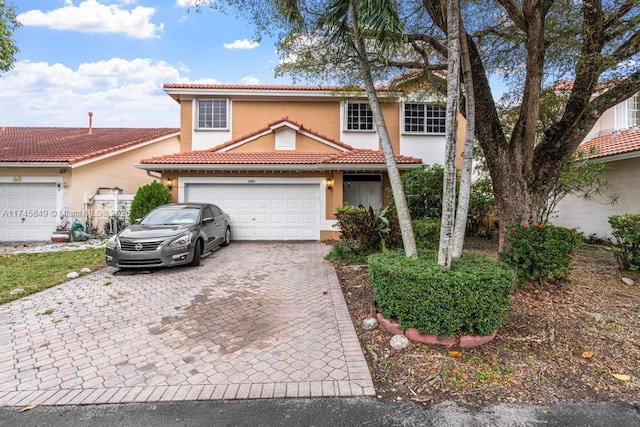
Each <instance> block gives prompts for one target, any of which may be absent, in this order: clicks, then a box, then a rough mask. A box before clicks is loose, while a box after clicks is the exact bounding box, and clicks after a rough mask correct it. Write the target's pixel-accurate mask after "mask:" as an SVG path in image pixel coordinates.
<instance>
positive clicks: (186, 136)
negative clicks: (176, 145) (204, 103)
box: [180, 99, 194, 153]
mask: <svg viewBox="0 0 640 427" xmlns="http://www.w3.org/2000/svg"><path fill="white" fill-rule="evenodd" d="M193 114H194V113H193V101H192V100H190V99H188V100H187V99H185V100H182V101H180V152H181V153H186V152H188V151H191V143H192V141H193V127H194V121H193V120H194V119H193Z"/></svg>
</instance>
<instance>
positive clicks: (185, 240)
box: [167, 233, 191, 248]
mask: <svg viewBox="0 0 640 427" xmlns="http://www.w3.org/2000/svg"><path fill="white" fill-rule="evenodd" d="M190 244H191V233H187V234H183V235H182V236H180V237H178V238H177V239H174V240H173V241H171V242H170V243H169V244H168V245H167V246H169V247H171V248H177V247H182V246H189V245H190Z"/></svg>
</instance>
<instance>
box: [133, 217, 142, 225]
mask: <svg viewBox="0 0 640 427" xmlns="http://www.w3.org/2000/svg"><path fill="white" fill-rule="evenodd" d="M140 221H142V218H136V220H135V221H134V222H135V223H136V224H140Z"/></svg>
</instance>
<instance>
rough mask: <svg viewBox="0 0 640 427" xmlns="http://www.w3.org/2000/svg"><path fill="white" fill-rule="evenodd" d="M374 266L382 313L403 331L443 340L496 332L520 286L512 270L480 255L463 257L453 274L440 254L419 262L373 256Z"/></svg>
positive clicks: (400, 256)
mask: <svg viewBox="0 0 640 427" xmlns="http://www.w3.org/2000/svg"><path fill="white" fill-rule="evenodd" d="M368 264H369V277H370V278H371V283H372V285H373V290H374V293H375V297H376V302H377V304H378V309H379V310H380V311H381V312H382V314H383V315H384V316H385V317H386V318H388V319H395V320H398V321H399V322H400V326H401V327H402V329H408V328H416V329H418V331H419V332H420V333H424V334H431V335H437V336H439V337H450V336H453V335H454V334H456V333H465V334H468V335H482V336H485V335H490V334H492V333H493V332H494V331H495V330H496V329H498V327H499V326H500V325H501V324H502V322H503V320H504V316H505V314H506V312H507V309H508V307H509V299H510V296H511V294H512V292H513V290H514V288H515V275H514V273H513V271H512V270H511V269H510V268H509V267H508V266H506V265H504V264H503V263H500V262H495V261H491V260H490V259H488V258H486V257H484V256H481V255H477V254H469V253H465V254H463V255H462V257H461V259H460V260H459V261H457V262H455V263H454V264H453V265H452V268H451V270H445V269H444V268H442V267H441V266H439V265H438V263H437V253H436V252H435V251H428V252H426V253H424V254H422V255H421V256H420V257H419V258H418V259H417V260H413V259H411V258H409V257H407V256H405V255H404V254H403V253H401V252H398V251H390V252H385V253H381V254H375V255H371V256H370V257H369V258H368Z"/></svg>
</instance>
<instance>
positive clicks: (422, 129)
mask: <svg viewBox="0 0 640 427" xmlns="http://www.w3.org/2000/svg"><path fill="white" fill-rule="evenodd" d="M446 120H447V109H446V107H445V106H443V105H438V104H423V103H405V104H404V131H405V133H423V134H424V133H427V134H428V133H438V134H440V133H444V132H445V123H446Z"/></svg>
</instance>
